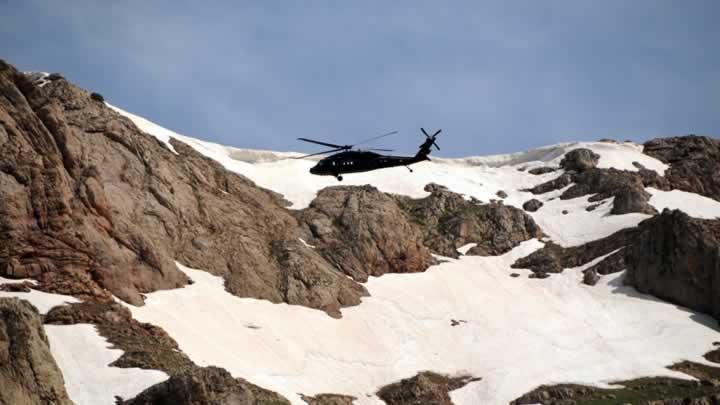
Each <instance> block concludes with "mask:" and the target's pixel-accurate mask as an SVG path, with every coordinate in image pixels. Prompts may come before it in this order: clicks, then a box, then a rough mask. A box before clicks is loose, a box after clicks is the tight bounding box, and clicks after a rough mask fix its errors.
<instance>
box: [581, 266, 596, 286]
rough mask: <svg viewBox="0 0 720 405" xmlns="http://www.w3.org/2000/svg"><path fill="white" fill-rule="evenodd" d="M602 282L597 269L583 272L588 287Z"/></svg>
mask: <svg viewBox="0 0 720 405" xmlns="http://www.w3.org/2000/svg"><path fill="white" fill-rule="evenodd" d="M598 281H600V276H599V275H598V273H597V271H595V269H587V270H585V271H583V283H584V284H587V285H595V284H597V282H598Z"/></svg>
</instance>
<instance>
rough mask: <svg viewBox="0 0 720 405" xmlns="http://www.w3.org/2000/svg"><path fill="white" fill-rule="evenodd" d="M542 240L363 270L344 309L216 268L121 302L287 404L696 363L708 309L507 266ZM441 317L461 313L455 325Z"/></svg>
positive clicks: (612, 283) (502, 393) (478, 392)
mask: <svg viewBox="0 0 720 405" xmlns="http://www.w3.org/2000/svg"><path fill="white" fill-rule="evenodd" d="M541 246H542V243H541V242H538V241H528V242H525V243H523V244H522V245H520V246H519V247H517V248H516V249H514V250H513V251H511V252H509V253H508V254H505V255H502V256H497V257H476V256H463V257H461V258H460V259H458V260H451V259H448V261H447V262H445V263H442V264H440V265H437V266H433V267H432V268H430V269H429V270H428V271H426V272H425V273H417V274H388V275H384V276H382V277H379V278H371V279H370V280H369V281H368V283H367V284H366V287H367V288H368V290H369V291H370V294H371V296H370V297H368V298H365V299H363V303H362V304H361V305H359V306H357V307H351V308H346V309H344V310H343V311H342V313H343V317H342V319H333V318H330V317H328V316H327V315H325V314H324V313H322V312H320V311H316V310H311V309H308V308H304V307H299V306H290V305H286V304H272V303H270V302H267V301H262V300H255V299H242V298H238V297H235V296H233V295H231V294H229V293H227V292H226V291H225V290H224V287H223V281H222V279H221V278H218V277H215V276H213V275H210V274H209V273H206V272H203V271H199V270H192V269H189V268H186V267H183V266H182V265H178V266H179V268H180V269H181V270H182V271H184V272H186V273H187V274H188V275H189V276H190V277H191V278H192V279H193V280H194V281H195V284H193V285H191V286H187V287H185V288H182V289H177V290H168V291H158V292H155V293H151V294H149V295H148V299H147V301H146V305H145V306H143V307H129V308H130V309H131V311H132V313H133V316H134V317H135V318H136V319H138V320H140V321H141V322H150V323H153V324H156V325H158V326H160V327H162V328H163V329H165V330H166V331H167V332H168V333H170V335H171V336H173V337H174V338H175V339H176V340H177V341H178V344H179V345H180V349H181V350H183V352H185V353H186V354H188V355H189V356H190V357H191V358H192V359H193V360H194V361H195V362H196V363H198V364H200V365H217V366H220V367H224V368H226V369H228V370H229V371H230V372H231V373H232V374H233V375H235V376H239V377H243V378H246V379H248V380H249V381H251V382H253V383H255V384H258V385H260V386H263V387H265V388H268V389H272V390H274V391H277V392H279V393H281V394H283V395H285V396H286V397H288V398H289V399H291V400H292V401H293V403H295V404H303V402H302V401H301V400H300V399H299V396H298V393H303V394H310V395H314V394H318V393H323V392H332V393H342V394H350V395H354V396H357V397H358V398H359V400H358V403H359V404H378V403H381V402H379V399H378V398H377V397H375V396H374V393H375V392H376V391H377V390H378V388H380V387H381V386H383V385H386V384H389V383H392V382H396V381H398V380H400V379H402V378H406V377H410V376H412V375H414V374H415V373H417V372H418V371H422V370H432V371H436V372H442V373H449V374H459V373H471V374H473V375H475V376H479V377H482V380H481V381H479V382H475V383H472V384H470V385H468V386H466V387H465V388H463V389H461V390H459V391H457V392H455V393H454V394H453V398H454V399H455V400H456V401H457V402H456V403H458V404H478V403H482V404H501V403H507V402H508V401H510V400H512V399H514V398H516V397H518V396H520V395H522V394H524V393H525V392H527V391H529V390H531V389H533V388H535V387H536V386H538V385H540V384H551V383H560V382H577V383H585V384H599V383H608V382H611V381H616V380H621V379H631V378H636V377H641V376H648V375H657V376H674V377H680V378H687V376H685V375H683V374H679V373H675V372H673V371H670V370H668V369H666V368H665V367H666V366H668V365H670V364H672V363H673V362H675V361H679V360H682V359H689V360H693V361H698V362H704V360H703V359H702V355H703V354H704V353H705V352H706V351H708V350H709V348H710V347H711V344H712V342H713V341H714V340H717V337H718V334H717V331H716V330H715V329H713V328H712V327H711V326H710V325H712V324H713V322H714V321H712V320H711V319H710V318H709V317H705V316H702V315H698V314H695V313H693V312H691V311H688V310H685V309H682V308H677V307H675V306H673V305H670V304H667V303H663V302H661V301H659V300H656V299H654V298H652V297H649V296H645V295H642V294H639V293H638V292H636V291H635V290H634V289H632V288H629V287H624V286H622V282H621V278H622V274H615V275H611V276H606V277H604V278H602V279H601V281H600V282H599V283H598V285H596V286H595V287H588V286H585V285H582V284H581V283H580V281H581V278H582V274H581V272H580V270H582V269H581V268H579V269H568V270H566V271H565V272H564V273H562V274H559V275H553V276H552V277H550V278H548V279H545V280H537V279H529V278H527V274H528V272H527V271H523V270H519V271H518V270H517V269H511V268H510V264H512V263H513V262H514V261H515V260H516V259H517V258H519V257H522V256H524V255H526V254H529V253H530V252H532V251H533V250H535V249H538V248H539V247H541ZM511 272H521V273H522V276H521V277H518V278H512V277H510V276H509V275H510V273H511ZM451 319H456V320H465V321H467V323H461V324H460V325H459V326H455V327H453V326H451V325H450V322H451ZM251 326H252V327H251Z"/></svg>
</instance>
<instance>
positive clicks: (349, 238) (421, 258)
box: [297, 186, 433, 281]
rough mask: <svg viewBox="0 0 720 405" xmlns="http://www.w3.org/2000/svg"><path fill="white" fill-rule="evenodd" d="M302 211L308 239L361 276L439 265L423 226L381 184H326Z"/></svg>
mask: <svg viewBox="0 0 720 405" xmlns="http://www.w3.org/2000/svg"><path fill="white" fill-rule="evenodd" d="M297 215H298V217H299V219H300V221H301V222H303V223H305V224H306V232H307V234H308V235H307V236H306V237H307V238H309V239H308V243H310V244H312V245H314V246H316V250H317V251H318V252H320V253H321V254H322V255H323V256H324V257H326V258H328V260H329V261H330V262H331V263H333V264H334V265H335V266H336V267H337V268H338V269H340V270H341V271H342V272H344V273H345V274H347V275H349V276H351V277H352V278H354V279H355V280H360V281H365V280H367V278H368V276H380V275H382V274H385V273H390V272H394V273H413V272H419V271H424V270H425V269H426V268H427V267H428V266H430V264H432V263H433V259H432V256H431V255H430V251H429V250H428V249H427V248H426V247H425V246H424V245H423V236H422V234H421V232H420V230H419V229H418V227H417V226H414V225H413V224H411V223H410V221H409V218H408V217H407V215H405V213H404V212H402V211H401V210H400V208H399V207H398V205H397V203H396V201H395V200H394V199H393V198H392V197H390V196H389V195H387V194H385V193H382V192H380V191H378V190H377V189H376V188H375V187H372V186H363V187H347V186H338V187H328V188H325V189H323V190H321V191H320V192H319V193H318V195H317V197H316V198H315V199H314V200H313V201H312V203H311V204H310V206H309V207H308V208H306V209H304V210H302V211H301V212H298V214H297Z"/></svg>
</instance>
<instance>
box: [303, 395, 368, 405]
mask: <svg viewBox="0 0 720 405" xmlns="http://www.w3.org/2000/svg"><path fill="white" fill-rule="evenodd" d="M301 398H302V400H303V401H305V402H307V403H308V404H309V405H353V403H354V402H355V400H356V399H357V398H355V397H351V396H349V395H338V394H318V395H315V396H312V397H310V396H306V395H301Z"/></svg>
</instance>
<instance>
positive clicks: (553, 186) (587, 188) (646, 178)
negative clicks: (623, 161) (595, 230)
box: [527, 168, 665, 215]
mask: <svg viewBox="0 0 720 405" xmlns="http://www.w3.org/2000/svg"><path fill="white" fill-rule="evenodd" d="M570 184H572V186H571V187H570V188H568V189H567V190H565V191H564V192H563V193H562V194H561V195H560V199H562V200H567V199H572V198H578V197H582V196H585V195H592V197H590V199H589V200H590V201H591V202H596V201H601V200H604V199H606V198H610V197H615V199H614V200H613V208H612V210H611V212H610V213H611V214H614V215H621V214H628V213H631V212H640V213H645V214H655V213H657V211H655V209H654V208H653V207H652V206H650V205H649V203H648V201H649V200H650V194H648V193H647V192H646V191H645V186H647V185H653V186H658V187H660V188H665V187H664V186H663V185H662V180H660V179H658V176H657V175H656V174H655V172H652V171H649V170H645V171H641V173H637V172H630V171H624V170H617V169H613V168H611V169H597V168H590V169H585V170H583V171H582V172H579V173H575V172H573V173H566V174H563V175H562V176H560V177H558V178H556V179H553V180H550V181H548V182H545V183H542V184H539V185H537V186H535V187H533V188H531V189H529V190H527V191H530V192H532V193H533V194H544V193H547V192H550V191H554V190H560V189H562V188H564V187H566V186H568V185H570Z"/></svg>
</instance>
